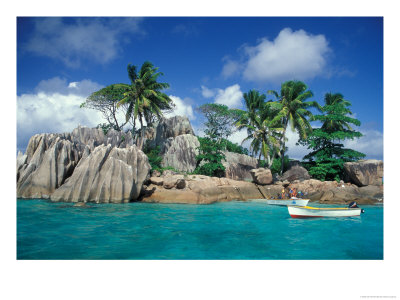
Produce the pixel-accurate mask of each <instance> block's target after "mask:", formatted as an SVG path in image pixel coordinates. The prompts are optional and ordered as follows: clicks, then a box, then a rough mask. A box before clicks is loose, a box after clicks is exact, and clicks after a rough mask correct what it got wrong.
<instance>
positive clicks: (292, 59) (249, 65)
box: [222, 28, 331, 82]
mask: <svg viewBox="0 0 400 300" xmlns="http://www.w3.org/2000/svg"><path fill="white" fill-rule="evenodd" d="M243 50H244V53H245V61H243V62H240V63H239V62H236V63H234V62H233V61H230V60H228V61H227V62H226V63H225V65H224V67H223V70H222V75H223V76H225V77H226V76H230V75H232V74H234V73H235V72H237V71H238V70H239V69H240V68H243V69H244V71H243V77H244V78H245V79H247V80H250V81H256V82H281V81H283V80H292V79H297V80H305V79H309V78H313V77H315V76H317V75H319V74H321V73H323V72H324V70H325V67H326V64H327V55H328V53H329V52H330V51H331V50H330V48H329V46H328V41H327V40H326V38H325V36H324V35H312V34H310V33H307V32H305V31H304V30H298V31H292V30H291V29H290V28H285V29H283V30H282V31H281V32H280V33H279V34H278V36H277V37H276V38H275V39H274V40H273V41H270V40H268V39H266V38H263V39H261V41H260V42H259V44H258V45H256V46H244V47H243Z"/></svg>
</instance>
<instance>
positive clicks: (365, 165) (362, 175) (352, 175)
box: [344, 159, 383, 186]
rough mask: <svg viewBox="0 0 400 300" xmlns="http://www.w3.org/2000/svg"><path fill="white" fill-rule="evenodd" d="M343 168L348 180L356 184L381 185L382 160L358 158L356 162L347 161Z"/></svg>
mask: <svg viewBox="0 0 400 300" xmlns="http://www.w3.org/2000/svg"><path fill="white" fill-rule="evenodd" d="M344 170H345V172H346V174H347V176H348V177H349V179H350V181H351V182H352V183H354V184H356V185H358V186H367V185H382V179H383V161H381V160H372V159H371V160H360V161H358V162H347V163H345V164H344Z"/></svg>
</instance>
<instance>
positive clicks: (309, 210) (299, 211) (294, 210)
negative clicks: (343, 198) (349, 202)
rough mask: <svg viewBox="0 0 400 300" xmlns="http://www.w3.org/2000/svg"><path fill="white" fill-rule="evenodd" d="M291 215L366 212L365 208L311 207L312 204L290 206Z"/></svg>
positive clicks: (349, 215)
mask: <svg viewBox="0 0 400 300" xmlns="http://www.w3.org/2000/svg"><path fill="white" fill-rule="evenodd" d="M288 211H289V215H290V216H291V217H292V218H312V217H317V218H318V217H319V218H322V217H356V216H359V215H360V214H361V212H364V210H363V209H361V208H359V207H356V208H350V207H330V208H324V207H310V206H288Z"/></svg>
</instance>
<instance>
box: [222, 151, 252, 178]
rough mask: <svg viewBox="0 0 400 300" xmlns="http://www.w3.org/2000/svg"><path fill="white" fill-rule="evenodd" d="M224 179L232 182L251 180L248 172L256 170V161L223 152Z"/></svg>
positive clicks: (246, 156)
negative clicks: (232, 180)
mask: <svg viewBox="0 0 400 300" xmlns="http://www.w3.org/2000/svg"><path fill="white" fill-rule="evenodd" d="M224 154H225V161H223V163H222V164H223V165H224V167H225V177H226V178H230V179H234V180H247V181H250V180H252V176H251V174H250V171H251V170H252V169H254V168H257V163H258V161H257V159H256V158H254V157H251V156H248V155H245V154H238V153H233V152H228V151H225V153H224Z"/></svg>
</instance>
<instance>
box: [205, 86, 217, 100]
mask: <svg viewBox="0 0 400 300" xmlns="http://www.w3.org/2000/svg"><path fill="white" fill-rule="evenodd" d="M201 94H202V95H203V97H204V98H212V97H214V96H215V94H216V91H214V90H210V89H209V88H207V87H205V86H204V85H202V86H201Z"/></svg>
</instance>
